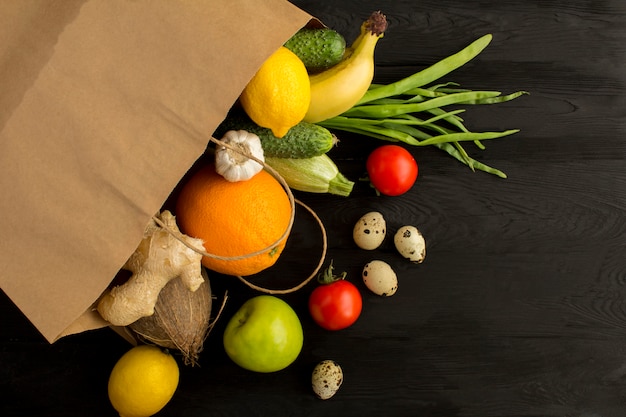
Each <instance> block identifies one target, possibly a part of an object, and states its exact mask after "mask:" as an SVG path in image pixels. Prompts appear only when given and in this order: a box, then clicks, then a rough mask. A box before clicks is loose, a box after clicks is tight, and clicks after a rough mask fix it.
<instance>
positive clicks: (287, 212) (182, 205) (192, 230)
mask: <svg viewBox="0 0 626 417" xmlns="http://www.w3.org/2000/svg"><path fill="white" fill-rule="evenodd" d="M176 218H177V223H178V226H179V228H180V229H181V231H182V232H183V233H185V234H187V235H189V236H192V237H195V238H199V239H202V240H204V247H205V250H206V252H207V253H209V254H213V255H218V256H222V257H237V256H244V255H248V254H250V253H253V252H256V251H259V250H262V249H264V248H266V247H268V246H269V245H271V244H272V243H274V242H276V241H277V240H278V239H279V238H280V237H281V236H282V234H283V233H284V232H285V230H287V228H288V227H289V221H290V219H291V204H290V202H289V197H288V196H287V192H286V191H285V189H284V188H283V187H282V185H281V184H280V183H279V182H278V181H277V180H276V179H275V178H274V177H273V176H272V175H271V174H269V173H268V172H267V171H264V170H263V171H260V172H259V173H258V174H256V175H255V176H253V177H252V178H250V179H248V180H246V181H238V182H230V181H227V180H226V179H225V178H224V177H222V176H221V175H220V174H218V173H217V172H216V171H215V167H214V165H212V164H210V165H207V166H205V167H203V168H201V169H200V170H198V171H197V172H196V173H195V174H193V175H192V176H191V177H190V178H189V180H187V181H186V182H185V184H183V186H182V188H181V191H180V194H179V196H178V198H177V201H176ZM286 240H287V236H285V238H284V239H283V240H282V242H280V243H279V244H278V245H276V246H275V247H273V248H270V249H268V250H267V251H266V252H264V253H261V254H259V255H255V256H252V257H245V258H243V259H237V260H221V259H215V258H210V257H207V256H204V257H203V258H202V264H203V265H204V266H205V267H206V268H208V269H210V270H213V271H216V272H219V273H222V274H226V275H235V276H246V275H253V274H256V273H258V272H261V271H263V270H264V269H267V268H269V267H270V266H272V265H274V264H275V263H276V261H277V260H278V258H279V256H280V254H281V253H282V251H283V249H284V247H285V243H286Z"/></svg>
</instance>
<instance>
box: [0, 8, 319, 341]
mask: <svg viewBox="0 0 626 417" xmlns="http://www.w3.org/2000/svg"><path fill="white" fill-rule="evenodd" d="M0 16H1V17H0V20H2V21H3V22H2V23H3V25H4V28H5V30H6V31H10V32H11V33H12V34H14V35H13V36H6V37H0V53H1V55H0V71H1V74H2V76H3V84H4V86H3V87H0V89H1V90H0V96H2V95H4V94H5V93H7V94H6V96H5V97H6V98H5V99H4V101H2V102H0V103H1V104H2V108H1V109H0V112H1V113H0V129H1V130H0V143H2V146H3V150H2V152H1V153H0V189H1V190H2V197H3V198H2V199H0V212H1V213H2V216H0V234H1V235H2V236H3V239H2V243H0V248H1V250H0V262H1V263H2V265H3V267H4V268H3V272H2V274H1V275H0V284H1V288H2V290H3V291H5V292H6V294H7V295H8V296H9V297H10V298H11V299H12V301H13V302H14V303H15V304H16V305H17V306H18V307H19V308H20V309H21V311H22V312H23V313H24V314H25V315H26V316H27V318H28V319H29V320H30V321H31V322H32V323H33V324H34V325H35V326H36V327H37V329H38V330H39V331H40V332H41V333H42V335H43V336H44V337H45V338H46V339H47V340H48V341H49V342H54V341H55V340H57V339H58V338H60V337H62V336H64V335H67V334H71V333H78V332H82V331H85V330H89V329H94V328H98V327H102V326H106V325H107V324H106V322H104V321H103V320H102V319H101V318H100V317H99V316H98V315H97V313H96V312H94V311H93V308H92V306H93V303H94V302H95V300H97V298H98V297H99V296H100V295H101V294H102V292H103V291H104V290H105V289H106V288H107V286H108V285H109V284H110V282H111V281H112V280H113V278H114V277H115V275H116V273H117V272H118V271H119V269H120V268H121V266H122V265H123V264H124V262H125V261H126V259H127V258H128V257H129V256H130V254H131V253H132V252H133V251H134V250H135V248H136V246H137V244H138V243H139V241H140V240H141V238H142V235H143V231H144V227H145V225H146V224H147V223H148V221H149V219H150V218H151V217H152V216H153V215H154V214H155V213H156V212H157V211H158V210H159V209H160V207H161V206H162V204H163V202H164V201H165V200H166V199H167V197H168V195H169V194H170V192H171V191H172V189H173V188H174V187H175V186H176V185H177V183H178V182H179V180H180V179H181V178H182V177H183V176H184V174H185V173H186V171H187V170H188V169H189V168H190V167H191V166H192V165H193V163H194V162H195V161H196V159H197V158H198V157H199V156H200V155H202V153H203V152H204V151H205V148H206V146H207V143H208V138H209V136H210V134H211V133H212V132H213V131H214V130H215V128H216V127H217V126H218V124H219V123H220V122H221V121H222V120H223V119H224V117H225V116H226V113H227V112H228V110H229V109H230V107H231V106H232V105H233V103H234V102H235V101H236V100H237V98H238V96H239V94H240V92H241V91H242V90H243V88H244V86H245V85H246V84H247V82H248V80H249V79H250V78H251V77H252V76H253V75H254V73H255V72H256V69H257V68H258V67H259V66H260V65H261V63H262V62H263V61H264V60H265V58H267V57H268V56H269V55H270V54H271V53H272V52H274V51H275V50H276V49H277V48H278V47H279V46H280V45H282V44H283V43H284V42H285V41H286V40H287V39H288V38H289V37H290V36H291V35H292V34H293V33H295V32H296V31H297V30H298V29H299V28H301V27H302V26H304V25H306V24H307V23H308V22H309V21H310V20H311V16H310V15H308V14H307V13H305V12H304V11H302V10H300V9H298V8H297V7H295V6H294V5H292V4H290V3H288V2H286V1H282V0H265V1H263V2H252V1H249V0H230V1H211V2H208V1H204V0H202V1H200V0H198V1H180V2H178V1H171V0H167V1H146V0H139V1H133V2H129V1H125V0H124V1H122V0H111V1H106V2H98V1H89V0H86V1H74V2H56V1H49V2H45V1H44V2H42V1H32V2H29V1H25V2H6V3H3V4H1V5H0ZM44 17H45V18H44ZM5 21H6V22H5ZM5 23H6V25H5Z"/></svg>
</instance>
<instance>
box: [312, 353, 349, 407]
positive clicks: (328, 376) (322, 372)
mask: <svg viewBox="0 0 626 417" xmlns="http://www.w3.org/2000/svg"><path fill="white" fill-rule="evenodd" d="M342 383H343V370H342V369H341V366H339V364H338V363H337V362H335V361H333V360H330V359H326V360H323V361H321V362H320V363H318V364H317V365H316V366H315V368H314V369H313V374H312V375H311V385H312V387H313V392H314V393H315V395H317V397H318V398H320V399H322V400H327V399H329V398H330V397H332V396H333V395H335V394H336V393H337V391H338V390H339V387H340V386H341V384H342Z"/></svg>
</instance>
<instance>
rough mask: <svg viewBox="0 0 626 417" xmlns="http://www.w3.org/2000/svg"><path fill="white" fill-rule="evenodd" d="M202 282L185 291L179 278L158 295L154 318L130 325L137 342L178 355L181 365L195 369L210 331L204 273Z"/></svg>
mask: <svg viewBox="0 0 626 417" xmlns="http://www.w3.org/2000/svg"><path fill="white" fill-rule="evenodd" d="M202 275H203V277H204V282H203V283H202V284H200V287H198V289H197V290H196V291H189V289H188V288H187V287H186V286H185V285H184V284H183V282H182V280H181V279H180V278H174V279H172V280H170V281H169V282H168V283H167V285H166V286H165V287H163V289H162V290H161V292H160V293H159V298H158V300H157V303H156V305H155V306H154V314H153V315H151V316H148V317H142V318H141V319H139V320H137V321H135V322H134V323H132V324H130V325H129V327H130V329H131V330H132V331H133V332H135V333H136V334H137V336H138V337H139V339H140V340H142V341H144V342H146V343H152V344H155V345H158V346H161V347H164V348H167V349H175V350H178V351H180V352H181V353H182V355H183V361H184V363H185V365H191V366H195V365H197V364H198V357H199V354H200V352H201V351H202V348H203V345H204V341H205V340H206V337H207V336H208V334H209V331H210V329H211V327H212V326H211V308H212V304H213V300H212V294H211V285H210V283H209V278H208V275H207V274H206V271H205V270H204V269H203V270H202Z"/></svg>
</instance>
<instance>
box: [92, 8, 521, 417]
mask: <svg viewBox="0 0 626 417" xmlns="http://www.w3.org/2000/svg"><path fill="white" fill-rule="evenodd" d="M386 29H387V20H386V17H385V16H384V15H383V14H382V13H380V12H375V13H373V14H372V15H371V16H370V17H369V18H368V19H367V20H366V21H365V22H364V23H363V24H362V26H361V32H360V35H359V36H358V37H357V39H356V40H355V41H354V42H353V43H352V45H350V46H349V47H348V46H346V42H345V39H344V38H343V36H342V35H341V34H339V33H338V32H336V31H334V30H332V29H330V28H303V29H301V30H300V31H299V32H297V33H296V34H294V36H293V37H292V38H291V39H289V41H287V42H286V43H285V44H284V45H283V46H281V47H280V48H279V49H278V50H277V51H276V52H275V53H274V54H272V55H271V56H270V57H268V59H267V60H266V61H265V62H264V63H263V65H262V66H261V67H260V68H259V70H258V71H257V73H256V74H255V75H254V77H253V78H252V79H251V80H250V82H249V84H248V85H247V86H246V87H245V88H244V90H243V91H242V93H241V96H240V99H239V101H238V103H236V105H235V106H233V108H232V109H231V111H230V112H229V114H228V115H227V117H226V118H225V120H224V121H223V123H222V124H221V125H220V126H219V127H218V129H217V130H216V132H215V133H214V135H213V138H212V139H211V141H212V143H213V145H214V146H212V147H209V149H208V150H207V152H209V154H210V155H211V156H212V157H213V158H212V159H210V161H209V162H207V163H206V165H204V166H202V167H200V168H199V169H198V170H197V171H196V172H193V173H191V175H190V176H189V178H187V179H185V180H184V181H185V182H184V183H181V184H180V190H179V193H178V194H177V197H176V198H177V201H176V203H175V208H174V213H172V212H170V211H169V210H164V211H163V212H161V213H159V214H158V215H157V216H155V217H154V218H153V222H151V223H150V224H149V225H148V226H147V227H146V230H145V234H144V239H143V241H142V242H141V243H140V244H139V246H138V248H137V249H136V251H135V253H134V254H133V255H132V256H131V257H130V258H129V260H128V261H127V263H126V265H124V268H123V269H124V270H126V271H128V272H129V274H130V275H129V276H128V277H127V280H126V281H125V282H123V283H122V284H120V285H117V286H115V287H113V288H111V289H110V290H108V291H107V292H106V293H105V294H103V296H102V297H101V299H100V300H99V302H98V305H97V310H98V312H99V313H100V314H101V316H102V317H103V318H104V319H105V320H107V321H108V322H110V323H111V324H112V325H115V326H121V327H125V328H127V329H128V330H129V331H130V332H132V334H133V335H134V336H135V337H137V339H138V340H139V342H140V344H139V346H137V347H134V348H132V349H130V351H129V352H128V353H127V354H126V355H124V356H123V357H122V358H121V359H120V361H119V362H118V364H117V365H116V366H115V368H114V369H113V370H112V373H111V377H110V381H109V396H110V399H111V403H112V405H113V406H114V408H115V409H116V410H117V411H118V412H119V413H120V414H121V415H132V416H138V417H139V416H148V415H152V414H154V413H156V412H158V411H159V410H160V409H161V408H162V407H163V406H164V405H165V404H166V403H167V402H168V401H169V400H170V399H171V397H172V396H173V395H174V393H175V390H176V386H177V384H178V367H177V364H176V361H175V360H173V359H172V357H171V355H170V354H169V353H168V352H164V351H162V350H161V349H169V350H173V351H178V352H179V353H181V354H182V357H183V360H184V363H185V364H186V365H192V366H193V365H195V364H197V361H198V355H199V353H200V352H201V351H202V344H203V342H204V340H205V339H206V337H207V336H208V334H209V332H210V331H211V329H212V327H213V324H214V323H215V321H216V320H217V319H218V318H219V317H220V315H221V312H222V310H221V309H220V311H219V312H217V314H212V313H213V312H212V294H211V288H210V285H209V275H210V273H211V272H216V273H219V274H225V275H232V276H237V277H238V278H240V279H241V280H242V281H244V282H247V281H246V279H245V278H244V277H246V276H252V275H255V274H257V273H259V272H261V271H264V270H266V269H268V268H271V267H272V266H273V265H274V264H275V263H276V261H277V260H278V258H279V257H280V256H281V254H282V252H283V249H284V247H285V243H286V241H287V239H288V237H289V234H290V231H291V227H292V225H293V221H294V216H295V205H296V204H301V205H303V206H304V207H305V208H306V206H305V205H304V204H303V203H302V202H300V201H298V200H296V199H295V197H294V196H293V194H292V192H291V189H294V190H299V191H302V192H312V193H330V194H334V195H339V196H344V197H347V196H349V195H350V193H351V192H352V189H353V186H354V182H353V181H351V180H349V179H348V178H346V177H345V176H344V175H343V174H342V173H341V172H340V171H339V168H338V167H337V165H336V164H335V162H334V161H333V160H332V159H331V157H330V156H329V155H328V153H329V152H330V151H331V150H332V149H333V148H334V146H335V144H336V143H337V136H336V135H337V134H339V133H338V132H341V131H346V132H351V133H352V134H359V135H365V136H369V137H372V138H376V139H381V140H383V141H387V142H396V143H393V144H384V145H381V146H380V147H378V148H377V149H375V150H374V151H373V152H372V153H371V154H370V155H369V157H368V158H367V161H365V165H366V170H367V173H368V177H369V181H370V182H371V184H372V185H373V187H374V188H375V189H376V191H377V192H378V193H380V194H385V195H388V196H397V195H401V194H403V193H405V192H407V191H408V190H410V189H411V188H412V187H413V185H414V183H415V181H416V179H417V176H418V166H417V163H416V162H415V159H414V158H413V156H412V155H411V153H410V152H408V151H407V149H406V148H405V147H404V146H405V145H410V146H427V145H433V146H436V147H438V148H440V149H442V150H444V151H446V152H447V153H448V154H449V155H451V156H453V157H454V158H456V159H457V160H459V161H460V162H462V163H464V164H466V165H468V166H469V167H470V168H471V169H472V170H476V169H478V170H482V171H486V172H488V173H492V174H495V175H498V176H500V177H505V174H504V173H502V172H501V171H499V170H497V169H495V168H492V167H488V166H486V165H484V164H481V163H479V162H478V161H475V160H474V159H472V158H470V157H469V156H468V154H467V152H466V151H465V150H464V148H463V147H462V145H461V144H462V142H467V141H470V142H473V143H474V144H476V145H477V146H479V147H480V148H484V146H483V144H482V142H481V141H484V140H488V139H495V138H501V137H505V136H508V135H511V134H513V133H515V132H517V130H506V131H503V132H471V131H469V130H468V129H467V128H466V127H465V125H464V124H463V120H462V119H461V118H460V117H459V113H461V112H462V111H463V109H460V108H458V107H459V106H462V105H474V104H494V103H502V102H506V101H509V100H512V99H514V98H516V97H519V96H521V95H523V94H525V92H523V91H520V92H515V93H513V94H509V95H506V96H502V95H500V93H499V92H494V91H472V90H464V89H461V88H459V87H458V85H456V84H453V83H449V82H439V79H440V78H441V77H443V76H444V75H446V74H448V73H450V72H451V71H453V70H454V69H456V68H459V67H460V66H462V65H463V64H465V63H466V62H468V61H469V60H471V59H472V58H474V57H475V56H476V55H478V54H479V53H480V52H481V51H482V50H483V49H484V48H485V47H486V46H487V45H488V44H489V42H490V40H491V36H490V35H486V36H483V37H481V38H480V39H478V40H476V41H475V42H473V43H471V44H470V45H469V46H467V47H466V48H464V49H463V50H461V51H460V52H458V53H456V54H454V55H451V56H449V57H448V58H445V59H443V60H442V61H440V62H437V63H436V64H434V65H432V66H430V67H428V68H426V69H424V70H422V71H420V72H418V73H416V74H413V75H411V76H409V77H407V78H404V79H402V80H399V81H397V82H394V83H391V84H388V85H379V84H373V83H372V81H373V77H374V67H375V65H374V51H375V48H376V45H377V43H378V41H379V40H380V39H381V38H382V37H383V36H384V33H385V31H386ZM447 106H455V107H456V108H455V109H454V110H447V109H446V108H447ZM218 138H219V139H218ZM309 211H310V212H311V213H312V214H313V215H315V213H314V212H313V211H312V210H310V209H309ZM315 217H316V219H317V220H318V223H319V224H320V227H321V229H322V232H323V233H322V235H323V237H324V241H323V245H324V250H323V251H322V257H321V259H320V262H319V264H318V266H317V268H316V269H315V270H314V272H313V274H311V276H309V277H308V278H307V279H305V280H304V281H303V282H302V283H301V284H300V285H298V286H296V287H294V288H292V289H289V290H285V291H282V292H280V291H273V290H264V289H263V288H259V287H256V286H255V287H253V288H256V289H259V290H261V291H263V292H265V293H266V294H261V295H258V296H255V297H253V298H251V299H249V300H247V301H246V302H245V303H244V304H243V305H242V306H240V308H239V310H238V311H237V312H236V313H235V314H234V315H233V316H232V317H230V318H228V323H227V325H226V328H225V331H224V334H223V335H222V340H223V346H224V350H225V352H226V353H227V355H228V357H229V358H230V359H232V361H233V363H234V364H237V365H238V366H241V367H242V368H245V369H248V370H250V371H253V372H261V373H267V372H276V371H279V370H281V369H284V368H286V367H288V366H289V365H290V364H292V363H293V362H294V361H295V360H296V359H297V358H298V356H299V354H300V352H301V349H302V346H303V328H302V325H301V322H300V319H299V317H298V316H297V314H296V313H295V311H294V310H293V308H292V307H291V306H290V305H289V304H288V303H286V302H285V301H284V300H282V299H281V298H279V297H278V296H277V294H280V293H285V292H289V291H295V290H299V289H301V288H305V284H307V283H308V282H309V281H310V280H311V279H312V278H315V277H316V276H317V278H318V282H317V284H316V285H315V288H313V289H312V290H311V292H310V294H309V297H308V311H309V314H310V316H311V318H312V319H313V321H314V322H315V323H316V324H317V325H319V326H320V327H321V328H323V329H326V330H328V331H340V330H342V329H345V328H347V327H350V326H351V325H353V324H354V323H355V322H356V321H357V320H358V318H359V317H360V315H361V311H362V309H363V300H362V296H361V293H360V290H359V289H358V287H357V286H356V285H355V284H354V283H352V282H350V281H349V280H347V279H346V274H345V273H340V274H335V272H334V268H333V263H332V261H331V262H330V264H329V265H328V266H327V267H326V269H325V270H323V271H320V270H321V268H322V266H323V265H324V261H325V259H324V258H325V254H326V252H325V247H326V234H325V231H324V228H323V224H322V222H321V221H320V220H319V218H317V216H315ZM352 233H353V235H352V236H353V240H354V243H355V245H356V246H357V247H359V248H360V249H362V250H366V251H375V250H376V249H378V248H379V247H380V245H381V244H382V243H383V241H384V240H385V239H386V236H387V234H388V230H387V224H386V221H385V218H384V215H383V213H381V212H369V213H364V214H363V215H362V217H361V218H360V219H359V220H358V221H357V222H356V224H355V225H354V227H353V231H352ZM393 241H394V245H395V247H396V249H397V251H398V254H399V256H401V257H402V258H404V259H406V261H407V262H412V263H414V264H419V263H421V262H423V261H424V259H425V256H426V241H425V239H424V236H423V235H422V234H421V232H420V230H419V229H418V227H416V226H415V225H411V224H407V225H404V226H403V227H400V228H398V229H397V230H395V231H394V233H393ZM361 279H362V282H363V284H364V286H365V288H367V289H368V290H370V291H371V292H372V293H373V294H376V295H378V296H381V297H390V296H393V295H394V294H395V293H396V292H397V290H398V284H399V283H398V277H397V275H396V273H395V272H394V270H393V269H392V267H391V265H389V264H388V263H386V262H384V261H381V260H377V259H373V260H372V261H370V262H368V263H367V264H366V265H364V267H363V270H362V276H361ZM225 302H226V297H225V298H224V301H223V303H222V307H223V306H224V303H225ZM144 375H145V376H146V377H144ZM157 381H164V383H163V384H162V386H159V383H158V382H157ZM342 382H343V371H342V368H341V366H340V365H339V364H338V363H336V362H335V361H333V360H332V359H328V360H325V361H322V362H320V363H319V364H318V366H316V367H315V369H313V370H312V373H311V384H312V390H313V393H314V394H315V395H317V396H318V397H319V398H321V399H328V398H331V397H332V396H334V395H335V394H336V392H337V391H338V389H339V388H340V386H341V384H342ZM157 386H158V387H157ZM157 391H158V393H157V394H158V395H157V394H155V392H157Z"/></svg>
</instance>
